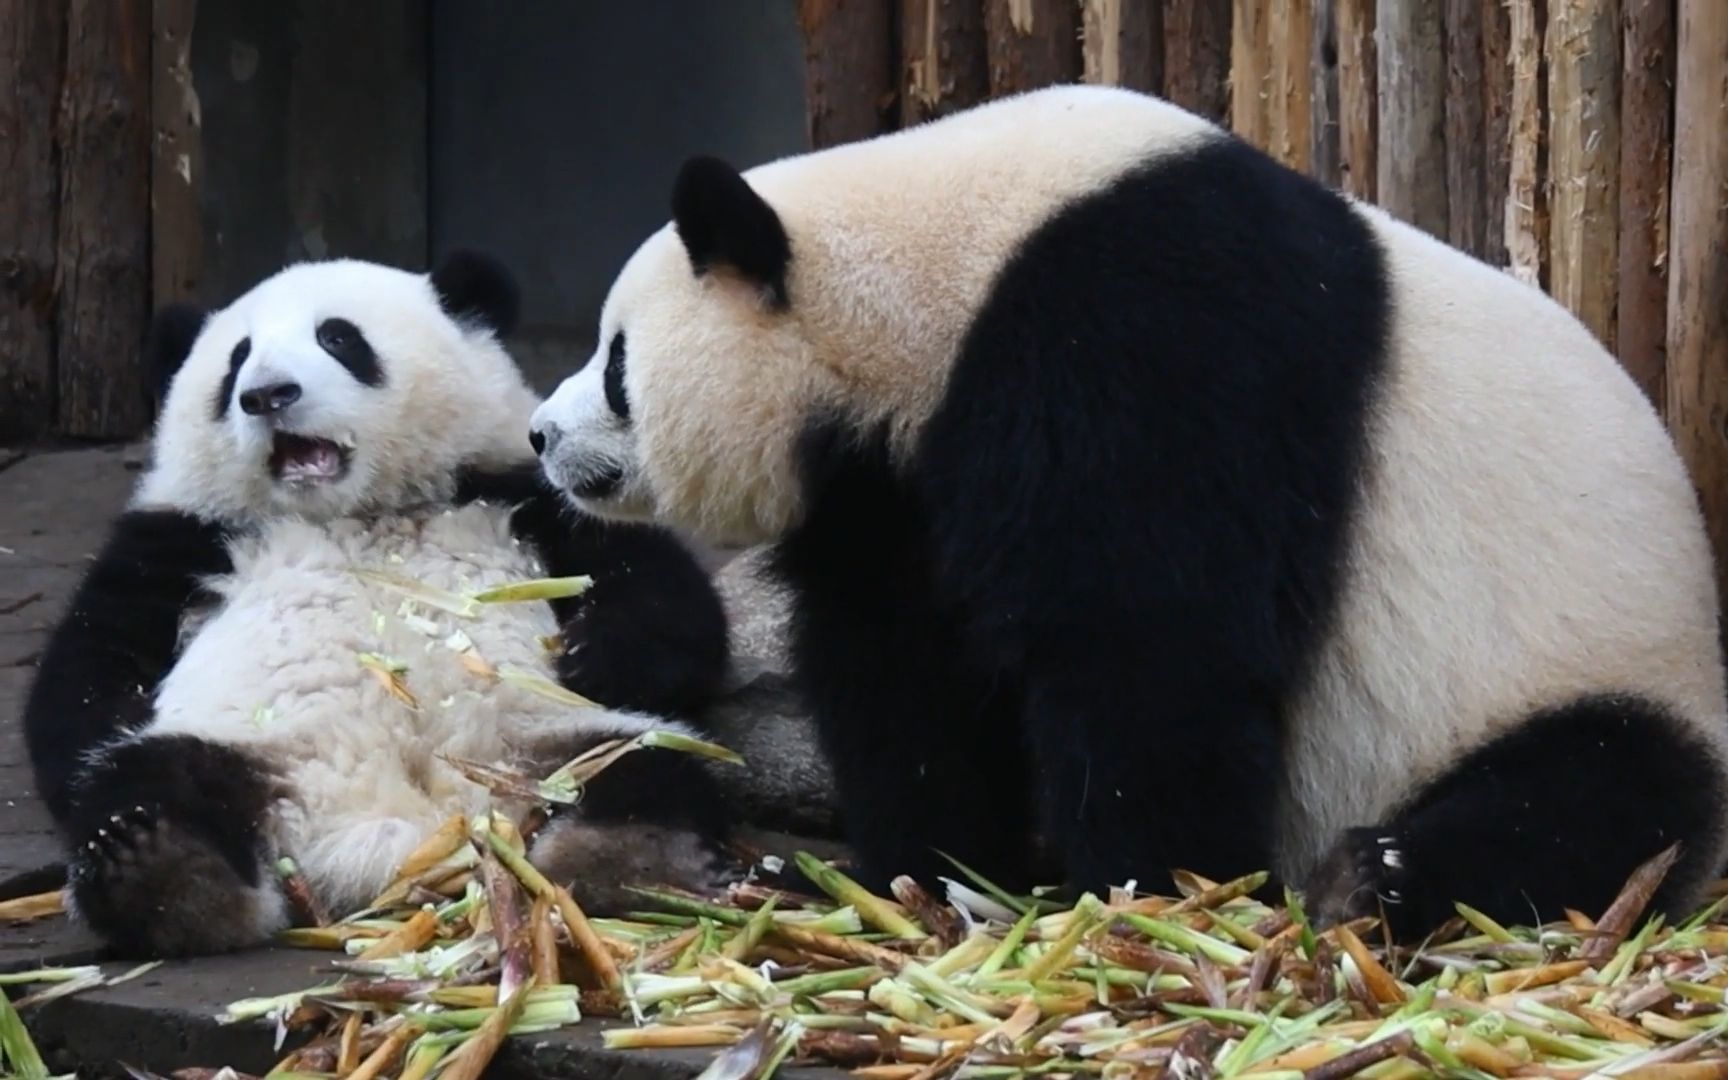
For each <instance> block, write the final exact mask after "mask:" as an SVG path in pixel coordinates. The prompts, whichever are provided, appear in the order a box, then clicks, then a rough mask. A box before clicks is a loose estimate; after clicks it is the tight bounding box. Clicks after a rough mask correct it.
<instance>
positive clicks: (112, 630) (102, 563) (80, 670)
mask: <svg viewBox="0 0 1728 1080" xmlns="http://www.w3.org/2000/svg"><path fill="white" fill-rule="evenodd" d="M230 567H231V564H230V562H229V558H228V551H227V547H226V544H225V540H224V532H223V530H222V528H221V527H219V526H217V525H212V524H209V523H207V522H203V521H199V520H198V519H197V518H194V517H192V516H190V515H188V514H181V513H176V512H174V511H168V510H148V511H131V512H128V513H125V514H122V515H120V517H119V519H118V520H116V521H115V523H114V525H113V528H112V529H111V530H110V531H109V535H108V539H107V542H106V543H105V544H104V545H103V548H102V550H101V552H99V553H98V555H97V557H96V561H95V562H94V563H93V564H92V565H91V566H90V569H89V570H88V571H86V573H85V575H84V578H83V580H82V581H80V582H79V584H78V589H77V591H76V592H75V593H73V596H72V602H71V605H70V607H69V608H68V610H67V612H66V614H65V616H64V617H62V619H61V620H60V623H59V625H57V626H56V627H55V628H54V633H53V634H52V635H51V636H50V637H49V639H48V645H47V648H46V649H44V650H43V653H42V660H41V662H40V664H38V666H37V669H36V677H35V680H34V681H33V682H32V683H31V687H30V696H29V698H28V700H27V701H26V702H25V706H24V738H25V742H26V744H27V745H28V747H29V751H30V761H31V765H32V766H33V768H34V770H35V775H36V789H37V791H39V792H40V793H41V794H42V798H43V799H44V800H45V801H46V802H47V803H48V809H49V811H50V812H52V813H53V815H54V817H55V819H56V820H58V821H61V822H64V821H65V820H66V817H67V815H68V814H69V813H70V812H71V785H72V783H73V781H74V780H75V778H76V777H77V776H78V774H79V773H80V771H81V770H82V769H83V767H84V757H85V755H86V754H87V753H89V751H90V750H91V749H93V748H94V747H97V746H99V745H101V744H103V743H105V742H107V741H109V740H111V739H113V738H115V737H116V736H118V735H121V734H123V733H125V732H127V731H130V730H133V729H136V728H138V727H139V726H141V725H143V724H144V723H146V722H147V721H148V720H149V719H150V716H151V697H152V695H153V694H154V693H155V690H156V685H157V683H158V682H160V681H161V679H162V676H163V675H164V674H166V673H167V671H168V669H169V668H170V667H171V666H172V665H173V663H174V655H175V643H176V638H177V635H178V632H179V627H180V620H181V618H182V616H183V615H184V613H185V610H186V608H187V605H188V604H190V603H191V602H192V601H193V599H194V598H195V597H196V596H197V595H198V594H199V592H200V590H201V588H202V582H203V579H204V578H205V577H207V576H209V575H213V574H218V573H221V572H224V571H227V570H228V569H230Z"/></svg>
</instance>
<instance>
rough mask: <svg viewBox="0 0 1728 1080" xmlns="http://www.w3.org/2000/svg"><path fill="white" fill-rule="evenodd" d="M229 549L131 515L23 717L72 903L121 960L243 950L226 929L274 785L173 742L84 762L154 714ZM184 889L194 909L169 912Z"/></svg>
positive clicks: (200, 533) (196, 525)
mask: <svg viewBox="0 0 1728 1080" xmlns="http://www.w3.org/2000/svg"><path fill="white" fill-rule="evenodd" d="M225 541H226V537H225V535H224V533H223V531H222V529H221V528H219V527H218V526H215V525H211V524H208V523H206V522H202V521H199V520H197V519H195V518H193V517H190V516H188V515H185V514H179V513H173V512H169V511H133V512H129V513H126V514H123V515H121V517H120V518H119V520H118V521H116V522H115V524H114V526H113V528H112V530H111V533H110V536H109V539H108V542H107V544H106V545H105V546H104V548H103V550H102V551H101V553H100V554H99V555H98V556H97V560H96V563H95V565H94V566H92V567H91V568H90V569H89V571H88V572H87V573H86V574H85V576H84V580H83V581H82V582H81V583H80V584H79V586H78V590H77V592H76V593H74V594H73V597H72V604H71V608H70V610H69V611H68V612H67V614H66V616H65V618H64V619H63V620H62V621H61V623H60V625H59V627H58V628H57V629H56V630H55V631H54V634H53V636H52V637H50V638H49V641H48V647H47V649H46V650H45V651H44V653H43V656H42V661H41V664H40V666H39V668H38V670H37V672H36V678H35V681H34V682H33V684H32V685H31V689H30V696H29V699H28V701H27V702H26V704H25V708H24V734H25V741H26V744H27V745H28V748H29V753H30V761H31V765H32V767H33V768H34V770H35V775H36V786H37V790H38V791H39V792H40V793H41V795H42V798H43V800H44V801H45V802H46V803H47V804H48V809H49V812H50V813H51V814H52V815H53V816H54V818H55V820H56V822H57V823H58V824H59V826H60V828H61V831H62V833H63V834H64V836H65V838H66V841H67V846H68V851H69V853H70V856H69V860H68V881H69V884H70V886H71V889H72V898H73V901H74V903H75V905H76V908H77V910H78V912H79V914H80V915H81V916H82V917H83V918H85V919H86V920H87V921H88V922H89V924H90V926H91V927H92V928H93V929H95V930H96V931H97V932H98V933H100V934H102V935H103V936H104V937H105V938H107V939H108V940H109V941H110V943H111V944H113V945H115V946H116V947H118V948H120V949H121V950H122V951H123V952H128V953H138V954H140V955H144V954H147V955H158V956H165V955H178V954H182V953H186V952H205V951H213V950H214V949H217V948H226V947H230V946H232V945H237V944H239V943H240V942H239V941H238V940H230V939H229V938H227V937H226V936H225V935H226V934H227V933H229V932H232V931H233V930H234V928H236V927H239V926H241V925H242V924H243V922H244V920H243V919H238V918H237V916H236V912H237V908H236V907H235V905H236V904H239V903H242V902H243V899H244V894H245V891H246V890H247V889H248V888H250V887H252V886H256V885H257V884H259V882H258V870H257V867H258V852H259V849H260V843H259V831H258V829H259V823H260V822H261V820H262V818H263V813H264V806H265V803H264V800H265V799H267V798H268V796H269V793H270V790H271V789H270V787H269V785H268V784H267V783H266V782H265V778H264V777H263V776H262V775H261V774H260V773H259V772H258V770H257V769H256V768H255V767H254V766H253V765H252V764H251V763H250V762H249V761H248V760H247V759H246V758H245V757H244V756H243V755H242V754H240V753H238V752H236V751H233V750H231V749H227V748H225V747H221V746H217V745H215V744H212V743H208V742H205V741H203V740H200V739H195V738H191V737H186V736H168V737H155V738H149V739H145V740H142V741H141V742H138V743H134V744H129V745H126V746H123V747H120V748H117V749H114V750H112V751H110V752H108V753H107V754H106V755H105V756H104V757H103V759H102V761H101V763H100V764H98V765H96V766H94V767H92V766H91V765H90V764H89V763H88V762H87V761H86V755H87V754H88V753H89V752H90V751H91V750H93V749H95V748H96V747H98V746H101V745H103V744H106V743H109V742H111V741H112V740H113V739H115V738H116V737H119V736H121V735H124V734H125V733H127V732H129V731H133V730H136V729H138V728H140V727H141V726H143V725H144V724H145V723H147V722H148V721H149V719H150V716H151V698H152V695H153V694H154V692H155V689H156V686H157V684H158V683H159V682H160V681H161V679H162V677H163V676H164V675H166V674H167V673H168V670H169V669H170V668H171V667H172V666H173V663H174V659H175V655H176V652H177V635H178V630H179V625H180V620H181V616H182V615H183V614H184V612H185V611H186V610H187V609H188V608H189V607H191V606H193V605H195V604H197V603H199V602H200V601H201V600H204V599H206V598H207V597H206V596H205V594H204V592H203V589H202V587H201V579H203V578H204V577H206V576H209V575H213V574H219V573H223V572H226V571H228V570H230V569H231V564H230V562H229V559H228V551H227V547H226V543H225ZM170 892H172V893H174V894H175V895H178V896H180V897H181V898H182V902H181V903H179V904H177V905H176V908H175V911H173V912H160V911H158V909H159V908H160V906H161V898H162V897H163V896H164V895H167V894H168V893H170ZM146 912H148V913H151V914H150V915H149V916H148V917H146V915H145V913H146ZM225 927H226V928H228V930H224V929H223V928H225Z"/></svg>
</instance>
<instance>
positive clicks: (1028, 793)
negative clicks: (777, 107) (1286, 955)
mask: <svg viewBox="0 0 1728 1080" xmlns="http://www.w3.org/2000/svg"><path fill="white" fill-rule="evenodd" d="M672 210H673V221H672V222H671V223H670V224H669V225H668V226H667V227H666V228H663V229H662V230H660V231H658V232H657V233H655V234H654V235H653V236H651V237H650V238H648V239H647V240H646V241H645V242H644V243H643V244H642V246H641V247H640V248H639V249H638V250H637V252H636V253H635V254H634V255H633V256H632V257H631V259H630V260H629V261H628V263H627V264H626V266H625V267H624V268H623V270H622V271H621V273H620V276H619V278H618V280H617V281H616V283H615V284H614V286H613V288H612V291H611V293H610V296H609V297H608V299H607V300H606V302H605V305H604V307H603V309H602V314H601V326H600V329H601V337H600V352H599V353H598V354H597V355H596V357H595V359H594V361H593V362H591V363H589V364H588V365H587V366H586V367H585V368H584V369H582V370H581V371H579V372H577V373H575V374H573V375H572V376H571V377H569V378H568V379H567V380H566V381H565V382H564V383H563V384H562V385H561V386H560V387H559V388H558V389H557V390H556V391H555V392H554V393H553V394H552V395H551V397H549V398H548V400H547V402H546V403H545V404H544V405H542V406H541V407H540V409H539V410H538V412H537V413H536V414H535V417H534V431H535V438H536V440H537V444H538V445H539V446H541V447H542V454H541V459H542V463H543V465H544V467H545V468H546V470H547V472H548V475H549V476H550V477H551V478H552V479H553V480H554V481H555V482H556V483H557V484H558V485H559V486H560V487H561V488H564V489H566V490H568V491H570V492H571V493H572V498H573V499H574V500H575V502H576V503H577V504H578V505H579V506H580V507H582V508H583V509H584V510H586V511H588V512H591V513H593V514H596V515H599V516H602V517H607V518H613V519H620V520H632V519H633V520H643V519H647V518H649V517H650V516H653V517H655V518H657V519H659V520H662V521H666V522H671V523H676V524H678V525H681V526H684V527H686V528H688V529H690V530H693V531H694V532H695V533H696V534H698V535H700V536H703V537H705V538H707V539H709V540H710V541H715V542H720V543H733V544H742V543H751V542H758V541H772V542H774V543H776V545H777V563H778V568H779V573H780V574H781V575H782V576H783V578H784V579H785V580H786V581H787V582H788V583H789V584H790V585H791V586H792V587H793V589H794V590H795V611H794V615H793V634H794V642H793V645H792V652H793V656H794V665H795V669H796V674H797V676H798V678H799V679H800V681H801V684H802V686H803V688H804V690H805V691H806V693H807V695H808V699H809V703H810V705H811V707H812V709H813V711H814V713H815V716H816V720H817V722H818V724H819V725H820V728H821V731H822V734H823V737H824V740H825V744H826V747H827V750H828V752H829V756H830V757H831V759H832V764H833V767H834V769H835V771H836V773H837V780H838V785H839V790H840V809H841V815H842V817H843V818H844V819H845V820H846V821H847V823H848V826H849V831H850V835H851V837H852V839H853V841H854V842H855V844H856V845H857V847H858V848H859V849H860V854H861V856H862V858H863V860H864V861H865V863H866V864H867V866H868V869H869V872H870V873H869V876H870V877H871V878H872V880H873V881H875V882H876V883H880V882H881V881H882V880H883V879H884V878H885V877H887V876H888V875H891V874H895V873H911V874H915V875H921V876H925V877H928V876H930V875H933V874H935V873H938V872H940V871H941V867H942V864H941V863H940V862H939V861H938V857H937V856H936V855H935V854H933V852H932V849H934V848H941V849H944V850H946V851H949V852H952V853H953V854H954V855H955V856H956V857H958V858H961V859H962V860H963V861H966V862H968V863H970V864H973V865H975V866H977V868H979V869H980V870H982V871H985V872H987V873H990V874H994V875H998V876H1000V877H1002V878H1004V879H1008V880H1015V879H1019V881H1020V883H1021V884H1025V883H1026V877H1027V875H1028V874H1029V873H1031V872H1032V871H1031V870H1030V869H1029V868H1028V866H1027V861H1028V860H1027V856H1026V854H1025V853H1026V851H1027V850H1028V847H1027V845H1026V843H1025V837H1026V836H1027V834H1029V833H1040V832H1041V833H1042V834H1043V835H1044V836H1045V837H1046V838H1047V840H1048V842H1049V844H1050V846H1051V849H1052V850H1053V851H1055V852H1056V853H1058V854H1059V856H1060V858H1061V860H1062V863H1063V870H1064V872H1065V874H1066V879H1067V883H1068V884H1069V885H1071V886H1074V887H1085V888H1090V889H1095V890H1096V889H1100V888H1103V887H1105V886H1107V885H1111V884H1122V883H1124V882H1127V881H1129V880H1131V879H1133V880H1138V881H1139V882H1140V883H1141V884H1142V885H1156V884H1157V882H1159V881H1160V880H1162V881H1164V882H1165V884H1166V885H1168V879H1167V878H1164V877H1162V876H1161V875H1164V874H1165V873H1166V872H1167V871H1169V870H1171V869H1174V868H1179V867H1186V868H1189V869H1193V870H1197V871H1199V872H1201V873H1206V874H1209V875H1212V876H1214V877H1221V876H1224V875H1233V874H1237V873H1242V872H1250V871H1253V870H1256V869H1271V870H1273V871H1275V873H1276V875H1277V878H1276V879H1275V880H1281V881H1283V882H1285V883H1288V884H1291V885H1293V886H1296V887H1298V888H1302V889H1305V891H1306V892H1307V894H1308V902H1309V903H1310V905H1312V908H1313V910H1314V911H1315V913H1316V914H1317V915H1318V917H1319V918H1320V919H1321V920H1322V921H1323V922H1330V921H1334V920H1337V919H1339V918H1343V917H1353V916H1356V915H1359V914H1369V913H1373V914H1378V913H1379V912H1380V911H1381V910H1382V909H1383V910H1384V912H1385V914H1386V916H1387V918H1388V921H1389V922H1390V924H1391V928H1392V929H1393V930H1394V932H1398V933H1405V934H1409V933H1415V932H1420V931H1421V930H1423V928H1426V927H1432V926H1433V925H1435V924H1436V923H1437V922H1438V921H1440V920H1442V919H1443V918H1444V917H1446V916H1448V915H1450V914H1451V913H1452V912H1453V907H1452V904H1453V902H1454V901H1464V902H1468V903H1470V904H1473V905H1475V906H1476V907H1478V908H1480V909H1483V910H1485V911H1487V912H1489V913H1490V914H1493V915H1495V916H1497V917H1500V918H1503V919H1514V920H1519V921H1526V922H1527V921H1528V920H1529V919H1530V918H1531V917H1532V916H1534V915H1541V916H1544V917H1547V916H1554V917H1558V916H1559V915H1560V913H1561V911H1562V908H1563V907H1564V906H1572V907H1576V908H1579V909H1583V910H1600V909H1601V908H1602V907H1603V906H1605V905H1606V904H1607V903H1608V902H1609V901H1610V900H1611V899H1612V897H1613V896H1614V894H1615V892H1616V890H1617V889H1618V887H1619V886H1620V885H1621V884H1622V883H1623V881H1624V880H1625V878H1626V876H1627V874H1628V873H1629V872H1630V871H1631V870H1632V869H1633V868H1634V867H1635V866H1636V865H1637V864H1639V863H1640V862H1641V861H1643V860H1646V859H1649V858H1651V857H1653V856H1655V855H1657V854H1658V853H1659V852H1662V851H1663V850H1665V849H1666V848H1667V847H1668V846H1669V845H1671V844H1673V843H1674V842H1676V841H1679V842H1680V843H1681V844H1682V849H1681V851H1682V853H1681V856H1680V858H1679V861H1678V863H1677V864H1676V865H1675V866H1674V867H1673V869H1672V871H1671V873H1670V874H1669V876H1668V877H1667V879H1666V883H1665V886H1664V888H1663V890H1662V892H1661V893H1660V894H1659V896H1658V897H1657V900H1656V904H1657V907H1659V908H1661V909H1663V910H1667V911H1675V910H1677V909H1680V908H1683V907H1685V906H1686V905H1688V904H1690V903H1692V902H1693V901H1694V900H1696V899H1697V898H1698V897H1699V893H1700V886H1701V883H1703V882H1704V881H1705V880H1706V878H1707V876H1708V875H1710V874H1711V873H1712V872H1714V871H1716V870H1717V869H1718V868H1719V867H1720V866H1721V865H1722V860H1723V856H1724V851H1725V847H1724V841H1725V836H1728V832H1725V829H1724V825H1725V818H1724V814H1725V806H1728V773H1725V769H1728V757H1725V755H1728V703H1725V700H1724V675H1723V666H1722V662H1721V659H1720V654H1719V652H1718V644H1717V601H1716V597H1715V591H1714V586H1713V578H1712V570H1711V558H1710V554H1709V548H1708V546H1707V543H1706V537H1705V532H1704V529H1703V526H1702V523H1701V516H1700V512H1699V509H1698V506H1697V503H1696V500H1695V495H1694V492H1693V490H1692V488H1691V487H1690V485H1689V483H1688V478H1687V475H1686V473H1685V471H1684V469H1683V467H1682V465H1681V462H1680V461H1679V459H1678V457H1677V455H1676V453H1675V451H1674V449H1673V447H1672V445H1671V443H1670V442H1669V440H1668V438H1667V436H1666V434H1665V432H1664V430H1663V428H1662V425H1661V424H1660V423H1659V421H1658V419H1657V417H1656V415H1655V413H1654V411H1653V410H1652V409H1651V407H1650V406H1649V405H1648V404H1647V403H1646V401H1645V400H1644V399H1643V398H1642V397H1641V396H1640V394H1639V392H1638V390H1637V389H1636V388H1635V386H1634V385H1633V383H1632V382H1631V381H1630V380H1629V379H1628V378H1627V377H1626V376H1625V375H1624V374H1623V373H1622V372H1621V370H1620V369H1619V368H1618V366H1617V365H1616V363H1615V361H1614V359H1613V357H1611V356H1610V355H1608V353H1606V352H1605V351H1604V350H1603V349H1602V348H1601V347H1600V346H1599V345H1598V344H1597V343H1596V342H1595V341H1594V340H1593V339H1592V337H1591V336H1590V335H1589V334H1588V333H1587V332H1586V331H1585V330H1584V328H1583V327H1582V326H1581V325H1580V324H1579V323H1578V322H1576V321H1575V320H1574V319H1573V318H1571V317H1570V316H1569V315H1568V314H1567V313H1566V312H1565V311H1564V310H1563V309H1562V308H1561V307H1559V306H1558V305H1557V304H1556V303H1554V302H1553V301H1551V300H1550V299H1548V298H1547V297H1545V296H1543V295H1542V294H1540V293H1539V292H1538V291H1537V290H1535V289H1533V288H1530V287H1527V286H1525V285H1523V284H1521V283H1519V282H1518V281H1516V280H1515V279H1514V278H1512V277H1511V276H1510V275H1508V274H1505V273H1502V272H1500V271H1497V270H1495V269H1492V268H1490V267H1488V266H1486V265H1484V264H1482V263H1479V262H1476V261H1474V260H1472V259H1470V258H1468V257H1466V256H1465V255H1463V254H1461V253H1459V252H1457V251H1455V250H1453V249H1450V248H1448V247H1446V246H1444V245H1443V244H1441V243H1440V242H1438V241H1436V240H1434V239H1432V238H1430V237H1429V236H1427V235H1425V234H1423V233H1421V232H1419V231H1417V230H1416V229H1414V228H1411V227H1408V226H1406V225H1404V224H1401V223H1399V222H1398V221H1395V220H1393V219H1392V218H1391V217H1390V216H1388V215H1387V214H1385V213H1383V212H1381V211H1380V210H1378V209H1376V208H1373V207H1371V206H1366V205H1359V204H1357V203H1355V202H1353V201H1351V200H1349V199H1347V198H1345V197H1343V196H1341V195H1339V194H1336V193H1334V192H1332V191H1330V190H1328V189H1326V188H1324V187H1323V186H1321V185H1320V184H1318V183H1316V182H1314V181H1312V180H1310V179H1308V178H1305V177H1303V176H1301V175H1299V174H1297V173H1295V172H1293V171H1291V170H1288V169H1286V168H1284V167H1282V166H1280V165H1279V164H1277V163H1275V162H1274V161H1272V160H1271V159H1270V158H1269V157H1267V156H1265V155H1263V154H1261V153H1260V152H1258V151H1256V150H1255V149H1253V148H1252V147H1250V146H1248V145H1247V144H1245V143H1243V142H1242V141H1240V140H1238V139H1236V138H1234V137H1233V136H1231V135H1229V134H1228V133H1226V132H1224V131H1222V130H1220V129H1219V128H1217V127H1216V126H1214V125H1212V124H1210V123H1208V122H1206V121H1205V120H1203V119H1201V118H1198V117H1196V116H1193V115H1191V114H1189V113H1187V112H1185V111H1183V110H1181V109H1179V108H1176V107H1175V106H1172V105H1170V104H1167V103H1165V102H1162V101H1160V100H1157V99H1155V98H1151V97H1147V96H1143V95H1139V94H1135V93H1131V92H1128V91H1123V90H1115V89H1107V88H1100V87H1062V88H1054V89H1046V90H1042V91H1037V92H1033V93H1028V94H1025V95H1023V96H1017V97H1013V98H1008V99H1005V100H999V101H996V102H992V103H989V104H986V105H983V106H980V107H978V108H976V109H973V110H971V111H968V112H964V113H960V114H957V115H953V116H950V117H947V118H944V119H941V120H938V121H935V122H931V123H927V124H924V125H922V126H919V127H916V128H912V129H909V130H904V131H901V132H898V133H895V134H891V135H885V136H882V137H878V138H876V139H874V140H871V141H866V142H861V143H855V144H851V145H844V146H840V147H836V148H832V149H827V150H823V151H819V152H815V153H810V154H805V155H800V156H796V157H792V158H788V159H786V160H782V161H777V162H773V163H770V164H767V165H763V166H761V167H759V168H755V169H752V170H751V171H749V172H748V173H745V174H742V175H741V174H740V173H738V172H735V171H733V170H732V169H731V168H730V167H728V166H727V165H725V164H724V163H721V162H719V161H716V160H713V159H709V158H696V159H693V160H691V161H689V162H688V163H687V164H686V165H685V166H684V168H683V169H682V171H681V173H680V175H679V176H678V178H677V181H676V184H675V187H674V191H673V195H672Z"/></svg>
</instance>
